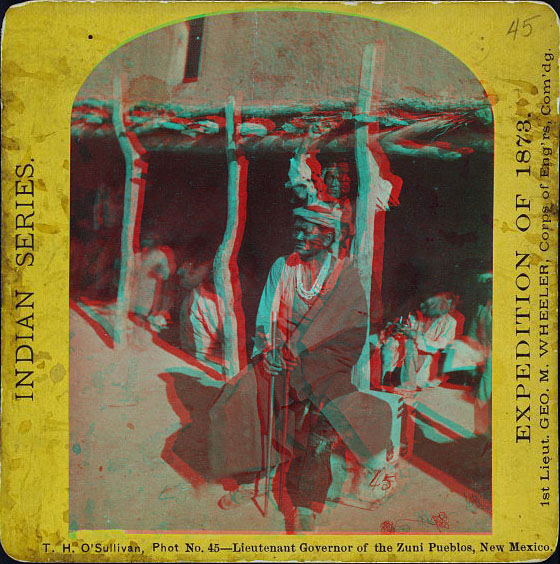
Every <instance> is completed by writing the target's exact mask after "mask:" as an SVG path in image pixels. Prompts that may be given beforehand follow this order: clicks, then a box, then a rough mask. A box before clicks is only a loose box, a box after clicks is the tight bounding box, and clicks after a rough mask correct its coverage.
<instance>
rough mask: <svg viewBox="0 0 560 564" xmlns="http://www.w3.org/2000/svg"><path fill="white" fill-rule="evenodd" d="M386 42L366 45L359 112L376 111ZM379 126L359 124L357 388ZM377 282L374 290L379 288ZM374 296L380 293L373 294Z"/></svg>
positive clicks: (364, 366) (362, 368)
mask: <svg viewBox="0 0 560 564" xmlns="http://www.w3.org/2000/svg"><path fill="white" fill-rule="evenodd" d="M384 49H385V44H384V42H383V41H376V42H375V44H374V45H373V44H370V45H367V46H366V48H365V50H364V55H363V58H362V69H361V75H360V90H359V93H358V105H357V108H356V113H358V114H371V113H372V111H375V109H376V107H377V105H378V104H379V101H380V99H381V84H382V78H383V59H384ZM376 127H377V128H378V125H377V124H376V123H375V122H373V123H365V124H356V134H355V135H356V143H355V148H354V151H355V158H356V168H357V171H358V197H357V200H356V235H355V237H354V240H353V242H352V254H353V255H354V256H356V257H357V261H358V270H359V272H360V280H361V282H362V286H363V288H364V292H365V294H366V298H367V303H368V314H369V315H368V340H367V341H366V344H365V346H364V348H363V350H362V354H361V356H360V359H359V360H358V363H357V364H356V366H354V369H353V371H352V382H353V383H354V384H355V385H356V386H357V387H358V389H361V390H363V389H366V390H369V388H370V351H369V346H370V345H369V333H370V324H371V310H372V277H373V257H374V235H375V212H376V208H377V203H378V197H379V195H380V192H381V186H380V185H381V183H382V182H383V180H382V179H381V177H380V175H379V166H378V164H377V162H376V161H375V159H374V157H373V155H372V153H371V151H370V148H369V145H368V140H369V135H370V133H372V128H376ZM375 286H377V284H375V285H374V290H375V291H376V292H378V291H379V289H378V288H376V287H375ZM373 299H374V300H377V299H379V296H374V298H373Z"/></svg>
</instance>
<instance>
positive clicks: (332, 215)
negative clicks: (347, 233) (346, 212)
mask: <svg viewBox="0 0 560 564" xmlns="http://www.w3.org/2000/svg"><path fill="white" fill-rule="evenodd" d="M293 214H294V217H300V218H301V219H304V220H305V221H309V223H314V224H315V225H320V226H322V227H327V228H329V229H337V228H339V227H340V218H341V210H340V209H339V208H332V207H331V206H329V205H326V204H312V205H309V206H306V207H304V208H296V209H295V210H294V211H293Z"/></svg>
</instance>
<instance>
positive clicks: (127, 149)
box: [113, 75, 147, 346]
mask: <svg viewBox="0 0 560 564" xmlns="http://www.w3.org/2000/svg"><path fill="white" fill-rule="evenodd" d="M122 83H123V78H122V77H121V76H118V75H115V76H114V77H113V126H114V128H115V132H116V134H117V139H118V140H119V145H120V147H121V149H122V152H123V154H124V158H125V170H126V179H125V186H124V209H123V220H122V231H121V269H120V276H119V289H118V294H117V308H116V312H115V329H114V331H115V333H114V340H115V342H117V343H119V344H120V345H121V346H125V345H126V341H127V340H126V332H127V328H128V326H129V324H128V314H129V312H130V309H131V304H130V301H131V290H132V285H133V275H134V268H135V265H134V255H135V252H136V251H138V236H139V226H140V219H141V213H142V203H143V202H142V200H143V194H144V180H143V179H142V174H143V173H144V174H145V173H146V172H147V163H145V162H144V161H142V159H141V156H142V155H143V154H144V153H145V150H144V149H143V148H142V146H141V145H140V143H139V142H138V141H137V139H136V136H134V134H127V131H126V125H125V119H126V118H125V114H126V107H125V105H124V103H123V92H122V91H123V84H122Z"/></svg>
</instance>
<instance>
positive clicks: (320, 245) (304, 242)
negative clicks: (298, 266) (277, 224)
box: [293, 217, 332, 260]
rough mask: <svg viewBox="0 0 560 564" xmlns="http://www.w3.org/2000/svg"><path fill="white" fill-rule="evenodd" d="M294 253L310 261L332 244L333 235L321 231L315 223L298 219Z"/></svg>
mask: <svg viewBox="0 0 560 564" xmlns="http://www.w3.org/2000/svg"><path fill="white" fill-rule="evenodd" d="M293 238H294V251H295V252H296V253H297V254H298V255H299V256H300V257H301V258H302V259H303V260H309V259H311V258H313V257H314V256H316V255H317V254H318V253H320V252H321V251H323V250H325V249H328V247H329V245H330V244H331V243H332V234H330V233H328V232H327V233H325V232H323V231H321V228H320V227H319V226H318V225H315V224H314V223H310V222H309V221H305V220H304V219H301V218H299V217H298V218H297V219H296V221H295V223H294V231H293Z"/></svg>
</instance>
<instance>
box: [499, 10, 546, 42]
mask: <svg viewBox="0 0 560 564" xmlns="http://www.w3.org/2000/svg"><path fill="white" fill-rule="evenodd" d="M538 17H540V16H539V15H536V16H531V17H530V18H527V19H524V20H523V22H521V29H519V18H516V19H515V20H513V21H512V22H511V25H510V26H509V29H508V32H507V34H506V35H509V34H510V33H513V39H515V38H516V37H517V32H518V31H519V33H520V34H521V35H522V36H523V37H529V35H531V33H533V26H532V25H531V24H530V23H529V22H530V21H531V20H534V19H535V18H538Z"/></svg>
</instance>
